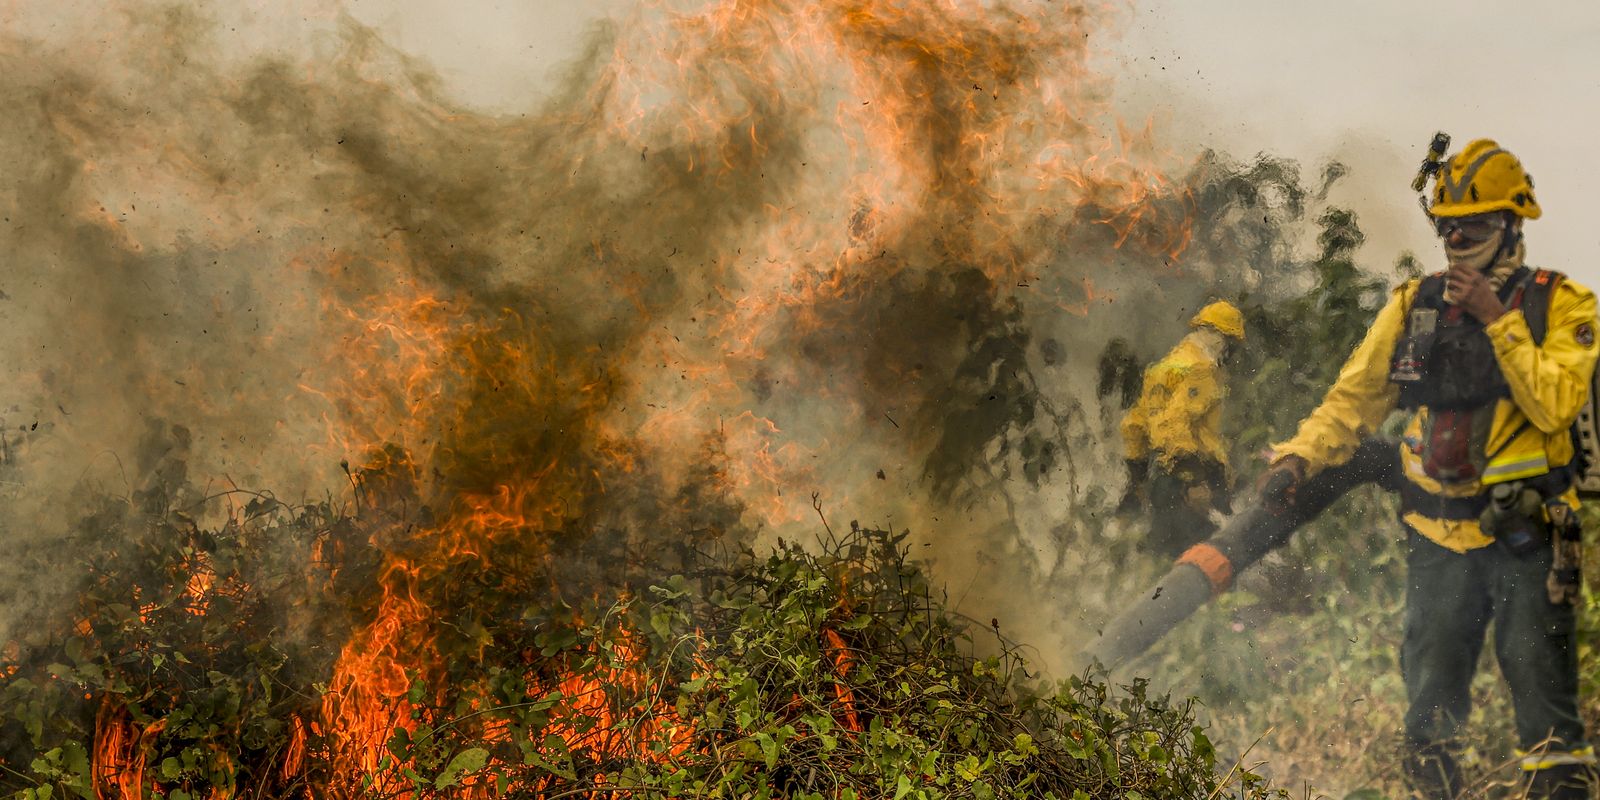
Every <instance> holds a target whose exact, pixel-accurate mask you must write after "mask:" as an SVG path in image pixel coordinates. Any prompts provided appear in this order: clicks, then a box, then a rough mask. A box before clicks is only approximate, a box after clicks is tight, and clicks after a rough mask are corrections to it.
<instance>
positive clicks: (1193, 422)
mask: <svg viewBox="0 0 1600 800" xmlns="http://www.w3.org/2000/svg"><path fill="white" fill-rule="evenodd" d="M1219 372H1220V370H1219V368H1218V367H1217V365H1216V364H1207V365H1205V366H1204V367H1201V368H1198V369H1195V370H1194V372H1193V374H1192V376H1191V378H1190V380H1189V383H1188V386H1187V387H1186V388H1185V390H1184V399H1185V403H1184V416H1185V417H1186V419H1185V424H1187V426H1188V428H1189V430H1191V431H1194V438H1195V445H1196V447H1197V450H1198V452H1199V454H1200V455H1202V456H1205V457H1206V458H1208V459H1210V460H1212V461H1215V462H1217V463H1218V464H1220V465H1222V466H1223V467H1224V468H1226V467H1227V464H1228V449H1227V448H1226V447H1223V445H1222V399H1223V383H1222V376H1221V375H1220V374H1219Z"/></svg>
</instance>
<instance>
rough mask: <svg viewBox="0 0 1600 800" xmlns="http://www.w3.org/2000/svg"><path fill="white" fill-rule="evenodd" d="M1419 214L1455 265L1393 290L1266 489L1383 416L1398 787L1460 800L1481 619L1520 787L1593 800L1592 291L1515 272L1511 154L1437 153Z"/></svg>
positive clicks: (1528, 203) (1335, 461)
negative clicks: (1394, 521) (1400, 612)
mask: <svg viewBox="0 0 1600 800" xmlns="http://www.w3.org/2000/svg"><path fill="white" fill-rule="evenodd" d="M1436 184H1437V185H1436V190H1435V192H1434V193H1433V195H1432V198H1431V203H1429V204H1428V212H1429V214H1430V216H1431V217H1432V219H1433V221H1434V223H1435V226H1436V228H1437V232H1438V235H1439V237H1440V239H1441V241H1442V243H1443V245H1444V249H1445V254H1446V255H1447V257H1448V260H1449V269H1448V270H1447V271H1446V272H1444V273H1441V274H1436V275H1433V276H1430V277H1428V278H1424V279H1421V280H1412V281H1409V282H1407V283H1406V284H1404V285H1402V286H1401V287H1399V288H1398V289H1396V290H1395V292H1394V294H1393V297H1392V298H1391V299H1390V301H1389V303H1388V304H1387V305H1386V306H1385V307H1384V308H1383V309H1382V310H1381V311H1380V312H1379V313H1378V316H1377V318H1376V319H1375V320H1374V321H1373V324H1372V328H1371V329H1370V330H1369V331H1368V332H1367V335H1366V338H1365V339H1364V340H1363V341H1362V343H1361V344H1360V345H1359V346H1358V347H1357V348H1356V350H1355V352H1354V353H1352V354H1351V356H1350V358H1349V360H1348V361H1346V362H1345V365H1344V367H1343V369H1342V370H1341V371H1340V373H1339V377H1338V380H1337V381H1336V382H1335V383H1334V385H1333V387H1332V388H1331V389H1330V390H1329V391H1328V393H1327V395H1326V397H1325V398H1324V399H1323V401H1322V404H1321V405H1320V406H1319V407H1318V408H1317V409H1316V410H1315V411H1313V412H1312V413H1311V414H1310V415H1309V416H1308V417H1307V418H1306V419H1305V420H1304V421H1302V422H1301V424H1300V428H1299V430H1298V432H1297V433H1296V435H1295V436H1294V438H1292V439H1290V440H1289V441H1288V442H1285V443H1283V444H1280V445H1277V446H1276V447H1275V448H1274V453H1275V460H1274V463H1273V465H1272V467H1271V468H1270V469H1269V470H1268V472H1267V473H1266V474H1265V475H1264V476H1263V479H1262V482H1261V485H1262V486H1264V487H1267V486H1277V487H1282V488H1284V489H1286V490H1287V491H1288V492H1289V493H1290V494H1289V496H1291V497H1292V496H1293V495H1292V492H1293V490H1294V488H1295V487H1296V486H1298V485H1299V482H1300V481H1301V480H1303V479H1304V478H1305V477H1306V476H1309V475H1314V474H1316V473H1317V472H1318V471H1320V470H1323V469H1326V468H1329V467H1333V466H1337V465H1340V464H1343V463H1344V462H1346V461H1347V460H1349V459H1350V457H1351V455H1352V454H1353V453H1354V452H1355V451H1356V447H1357V444H1358V443H1359V442H1360V441H1361V440H1362V438H1363V437H1366V436H1370V435H1371V434H1372V433H1373V432H1374V431H1375V430H1376V429H1377V428H1378V427H1379V425H1380V424H1382V423H1383V422H1384V420H1385V418H1386V417H1388V415H1389V414H1390V412H1392V411H1394V410H1395V409H1396V408H1399V409H1402V410H1404V411H1406V412H1408V413H1409V415H1410V419H1409V421H1408V423H1407V426H1406V427H1405V429H1404V433H1403V434H1402V437H1401V442H1400V444H1399V446H1398V447H1397V448H1396V449H1395V450H1393V451H1391V452H1393V453H1394V457H1395V459H1396V460H1397V463H1396V465H1395V469H1396V471H1397V473H1398V477H1399V480H1397V481H1396V483H1397V484H1398V485H1399V487H1400V519H1401V522H1402V523H1403V525H1404V527H1405V529H1406V531H1407V536H1408V539H1409V552H1408V556H1407V572H1408V578H1407V590H1406V609H1405V630H1404V640H1403V643H1402V645H1401V648H1402V649H1401V653H1400V662H1401V672H1402V674H1403V677H1404V682H1405V687H1406V695H1407V700H1408V702H1409V708H1408V710H1407V712H1406V716H1405V735H1406V746H1407V751H1408V752H1407V754H1406V758H1405V762H1406V763H1405V768H1406V775H1407V778H1408V779H1409V780H1410V782H1411V784H1412V786H1413V787H1414V788H1415V790H1416V791H1417V792H1418V793H1419V795H1420V796H1421V797H1424V798H1428V800H1434V799H1435V798H1455V797H1458V796H1460V795H1461V794H1462V793H1463V792H1464V790H1465V787H1464V786H1463V785H1462V783H1463V781H1462V777H1461V773H1460V770H1459V768H1458V764H1457V754H1458V752H1459V744H1458V743H1459V737H1460V734H1461V731H1462V726H1463V725H1464V724H1465V723H1466V721H1467V718H1468V714H1469V712H1470V702H1471V698H1470V688H1471V684H1472V676H1473V671H1474V668H1475V666H1476V665H1477V663H1478V654H1479V652H1480V650H1481V648H1482V646H1483V643H1484V639H1485V630H1486V629H1487V628H1488V626H1489V623H1490V622H1491V621H1493V622H1494V643H1493V646H1494V651H1495V656H1496V659H1497V660H1498V662H1499V665H1500V670H1501V672H1502V674H1504V675H1505V678H1506V683H1507V684H1508V685H1509V687H1510V690H1511V697H1512V701H1513V704H1514V706H1515V709H1516V727H1517V735H1518V738H1519V739H1520V742H1521V745H1520V746H1521V748H1522V752H1523V754H1524V756H1523V758H1522V759H1521V768H1522V770H1523V771H1524V772H1525V773H1526V775H1527V780H1528V783H1529V787H1528V788H1529V792H1528V795H1527V796H1528V797H1530V798H1556V799H1558V800H1577V799H1578V798H1588V797H1590V791H1591V790H1590V788H1589V786H1590V783H1591V782H1592V780H1593V765H1594V760H1595V759H1594V753H1593V749H1592V748H1591V747H1590V746H1589V745H1588V742H1587V739H1586V732H1585V730H1584V724H1583V721H1582V719H1580V718H1579V714H1578V675H1577V645H1576V641H1575V638H1574V635H1575V607H1574V603H1575V601H1576V598H1577V587H1578V579H1577V563H1576V556H1577V555H1578V546H1579V545H1578V532H1577V528H1576V509H1577V502H1578V501H1577V495H1576V492H1575V490H1574V488H1573V469H1572V465H1573V463H1574V457H1575V453H1574V445H1573V440H1572V436H1571V432H1570V428H1571V426H1572V424H1573V421H1574V420H1575V419H1576V417H1577V416H1578V413H1579V411H1580V409H1581V408H1582V406H1583V404H1584V402H1585V400H1586V398H1587V396H1588V391H1589V386H1590V381H1591V377H1592V375H1593V372H1594V369H1595V358H1596V348H1595V297H1594V294H1593V293H1592V292H1590V291H1589V290H1588V289H1586V288H1584V287H1583V286H1580V285H1578V284H1577V283H1574V282H1573V281H1571V280H1567V279H1566V278H1565V277H1564V276H1562V275H1561V274H1559V273H1554V272H1549V271H1545V270H1531V269H1528V268H1526V267H1524V266H1523V256H1524V246H1523V238H1522V226H1523V222H1524V221H1526V220H1531V219H1538V218H1539V214H1540V210H1539V205H1538V203H1537V202H1536V201H1535V200H1534V195H1533V183H1532V181H1531V180H1530V179H1529V177H1528V175H1527V173H1526V172H1525V171H1524V170H1523V168H1522V164H1521V162H1519V161H1518V160H1517V158H1516V157H1515V156H1513V155H1512V154H1511V153H1509V152H1507V151H1505V150H1502V149H1501V148H1500V147H1499V146H1498V145H1496V144H1495V143H1494V142H1492V141H1489V140H1485V139H1480V140H1477V141H1474V142H1472V143H1470V144H1469V145H1467V147H1466V148H1465V149H1464V150H1462V151H1461V152H1460V153H1457V154H1456V155H1454V156H1452V157H1451V158H1450V159H1448V161H1446V162H1444V163H1443V164H1442V170H1440V174H1439V175H1438V177H1437V180H1436Z"/></svg>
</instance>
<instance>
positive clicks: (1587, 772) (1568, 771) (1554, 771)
mask: <svg viewBox="0 0 1600 800" xmlns="http://www.w3.org/2000/svg"><path fill="white" fill-rule="evenodd" d="M1594 785H1595V771H1594V767H1591V766H1588V765H1585V764H1560V765H1556V766H1551V767H1545V768H1544V769H1541V770H1536V771H1534V772H1531V773H1529V775H1528V786H1527V794H1526V797H1527V798H1528V800H1590V799H1591V798H1592V797H1593V796H1594Z"/></svg>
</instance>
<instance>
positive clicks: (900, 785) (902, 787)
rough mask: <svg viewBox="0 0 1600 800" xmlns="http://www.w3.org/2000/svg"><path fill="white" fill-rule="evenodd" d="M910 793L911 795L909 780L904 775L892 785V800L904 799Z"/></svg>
mask: <svg viewBox="0 0 1600 800" xmlns="http://www.w3.org/2000/svg"><path fill="white" fill-rule="evenodd" d="M910 793H911V779H910V778H907V777H906V776H904V775H901V776H900V780H898V781H895V783H894V800H900V798H902V797H905V796H906V795H907V794H910Z"/></svg>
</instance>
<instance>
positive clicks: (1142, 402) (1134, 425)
mask: <svg viewBox="0 0 1600 800" xmlns="http://www.w3.org/2000/svg"><path fill="white" fill-rule="evenodd" d="M1189 327H1191V328H1193V330H1192V331H1190V332H1189V335H1187V336H1185V337H1184V338H1183V341H1181V342H1179V343H1178V346H1177V347H1174V348H1172V352H1170V353H1167V355H1166V357H1164V358H1162V359H1161V360H1160V361H1157V362H1156V363H1155V365H1154V366H1152V367H1150V369H1148V370H1146V371H1145V373H1144V386H1143V388H1142V389H1141V390H1140V393H1139V400H1138V402H1137V403H1135V404H1134V406H1133V407H1132V408H1130V409H1128V413H1127V416H1125V417H1123V420H1122V441H1123V445H1124V448H1125V449H1124V454H1125V456H1126V458H1127V466H1128V490H1127V494H1125V495H1124V496H1123V499H1122V503H1121V504H1120V505H1119V506H1118V511H1119V512H1124V513H1126V512H1129V511H1133V510H1135V509H1136V508H1137V507H1138V506H1139V505H1141V504H1142V502H1143V501H1144V500H1148V502H1149V506H1150V511H1151V523H1150V528H1151V530H1150V537H1149V539H1148V540H1147V544H1148V547H1149V548H1150V549H1151V550H1152V551H1153V552H1155V553H1157V554H1159V555H1164V556H1177V555H1178V554H1179V553H1182V552H1183V551H1184V550H1185V549H1187V548H1188V547H1189V546H1190V545H1192V544H1194V543H1196V542H1202V541H1205V540H1206V538H1207V537H1209V536H1211V534H1212V533H1214V532H1215V531H1216V524H1215V523H1213V522H1212V521H1211V512H1212V511H1214V510H1215V511H1221V512H1223V513H1228V511H1229V509H1228V494H1229V492H1228V454H1227V450H1226V448H1224V447H1223V444H1222V403H1223V400H1224V399H1225V398H1226V396H1227V385H1226V383H1225V382H1224V380H1223V365H1224V364H1225V363H1227V360H1228V358H1229V356H1230V355H1231V353H1232V351H1233V349H1234V348H1235V346H1236V345H1238V344H1239V343H1241V342H1243V341H1244V315H1242V314H1240V313H1239V309H1237V308H1235V307H1234V306H1233V304H1231V303H1228V302H1224V301H1220V300H1219V301H1217V302H1215V303H1212V304H1210V305H1208V306H1206V307H1205V308H1202V309H1200V312H1199V313H1197V314H1195V315H1194V318H1193V319H1191V320H1189Z"/></svg>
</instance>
